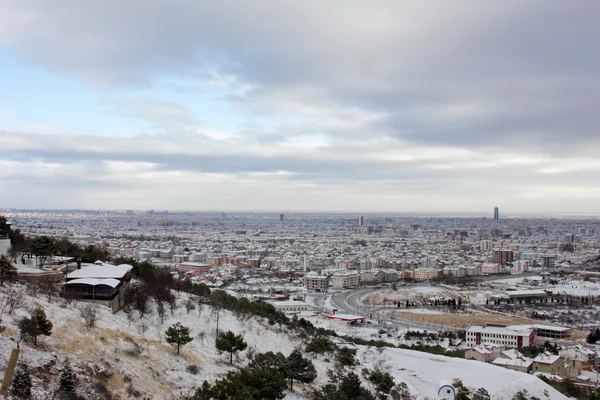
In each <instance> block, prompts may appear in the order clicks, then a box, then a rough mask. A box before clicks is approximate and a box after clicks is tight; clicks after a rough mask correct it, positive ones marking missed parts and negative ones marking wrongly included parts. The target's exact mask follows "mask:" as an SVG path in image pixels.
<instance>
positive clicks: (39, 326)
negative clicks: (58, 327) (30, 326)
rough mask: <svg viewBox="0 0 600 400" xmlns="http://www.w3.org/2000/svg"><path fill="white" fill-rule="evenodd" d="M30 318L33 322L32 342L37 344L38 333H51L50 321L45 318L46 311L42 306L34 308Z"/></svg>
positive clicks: (45, 334) (47, 334)
mask: <svg viewBox="0 0 600 400" xmlns="http://www.w3.org/2000/svg"><path fill="white" fill-rule="evenodd" d="M31 320H32V321H33V323H34V324H35V332H33V344H34V345H36V344H37V337H38V335H44V336H50V335H52V327H53V325H52V322H50V320H49V319H48V318H46V313H45V312H44V309H43V308H40V307H38V308H36V309H35V310H33V313H32V314H31Z"/></svg>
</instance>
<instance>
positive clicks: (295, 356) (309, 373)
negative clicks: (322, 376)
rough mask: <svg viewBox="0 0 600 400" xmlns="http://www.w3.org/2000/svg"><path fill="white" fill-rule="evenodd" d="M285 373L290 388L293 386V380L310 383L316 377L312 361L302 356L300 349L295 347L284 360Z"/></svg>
mask: <svg viewBox="0 0 600 400" xmlns="http://www.w3.org/2000/svg"><path fill="white" fill-rule="evenodd" d="M284 372H285V374H286V377H287V378H288V380H289V382H290V390H293V388H294V386H293V385H294V380H296V381H298V382H302V383H310V382H312V381H314V380H315V378H316V377H317V370H316V369H315V366H314V364H313V363H312V361H310V360H308V359H306V358H304V357H302V353H301V352H300V350H298V349H295V350H294V351H292V353H291V354H290V355H289V356H288V358H287V359H286V362H285V371H284Z"/></svg>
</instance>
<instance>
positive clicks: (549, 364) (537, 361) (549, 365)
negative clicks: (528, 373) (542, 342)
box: [531, 351, 566, 376]
mask: <svg viewBox="0 0 600 400" xmlns="http://www.w3.org/2000/svg"><path fill="white" fill-rule="evenodd" d="M565 367H566V366H565V360H563V359H562V358H561V357H560V356H557V355H555V354H552V353H549V352H547V351H545V352H543V353H540V354H538V356H537V357H536V358H534V359H533V365H532V367H531V370H532V371H533V372H534V373H535V372H543V373H545V374H554V375H559V376H564V374H565V372H566V368H565Z"/></svg>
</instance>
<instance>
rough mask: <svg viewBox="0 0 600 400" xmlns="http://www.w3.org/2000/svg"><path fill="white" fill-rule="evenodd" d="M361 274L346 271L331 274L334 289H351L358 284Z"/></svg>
mask: <svg viewBox="0 0 600 400" xmlns="http://www.w3.org/2000/svg"><path fill="white" fill-rule="evenodd" d="M359 283H360V275H359V274H358V272H344V273H337V274H333V275H331V287H332V288H333V289H338V290H341V289H350V288H353V287H356V286H358V284H359Z"/></svg>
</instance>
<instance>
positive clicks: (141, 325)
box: [138, 320, 148, 335]
mask: <svg viewBox="0 0 600 400" xmlns="http://www.w3.org/2000/svg"><path fill="white" fill-rule="evenodd" d="M138 329H139V331H140V333H141V334H142V335H144V334H145V333H146V331H147V330H148V324H147V323H146V321H143V320H140V323H139V325H138Z"/></svg>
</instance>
